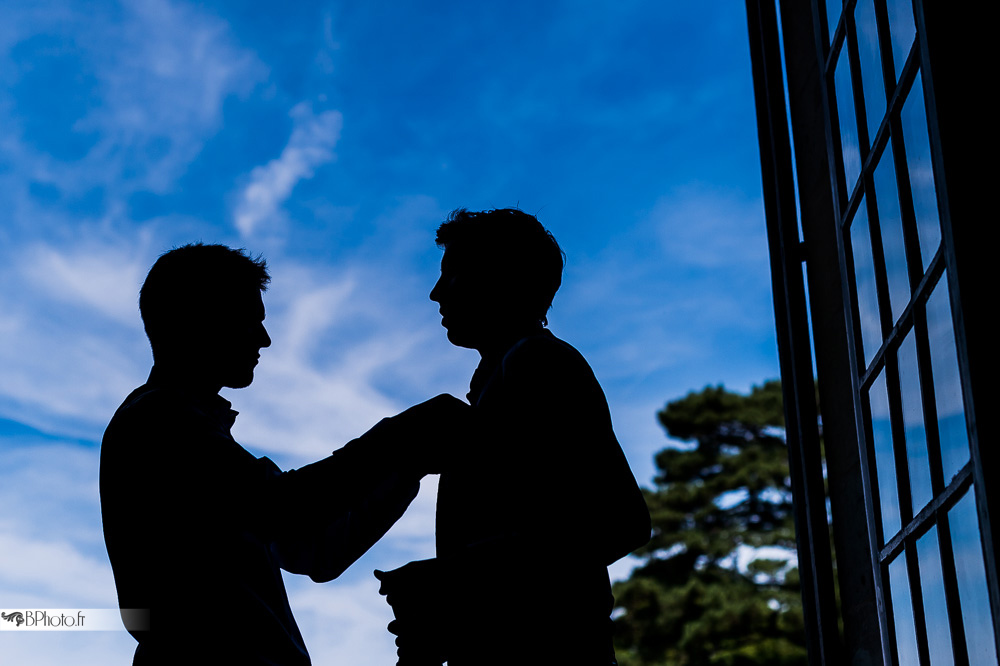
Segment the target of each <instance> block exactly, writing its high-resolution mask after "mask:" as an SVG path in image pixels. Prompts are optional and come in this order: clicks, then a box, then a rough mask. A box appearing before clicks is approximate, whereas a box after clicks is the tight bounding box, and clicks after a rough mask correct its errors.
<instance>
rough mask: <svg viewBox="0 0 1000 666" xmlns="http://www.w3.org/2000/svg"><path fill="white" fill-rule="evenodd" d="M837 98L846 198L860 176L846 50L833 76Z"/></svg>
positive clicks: (843, 51) (852, 97)
mask: <svg viewBox="0 0 1000 666" xmlns="http://www.w3.org/2000/svg"><path fill="white" fill-rule="evenodd" d="M833 78H834V87H835V89H836V97H837V115H838V116H839V117H840V146H841V150H842V151H843V153H844V178H845V179H846V182H847V192H846V195H847V197H850V196H851V192H853V191H854V185H855V183H857V182H858V176H859V175H860V174H861V149H860V148H859V147H858V124H857V120H856V119H855V116H854V93H853V92H852V91H851V67H850V62H849V60H848V58H847V48H846V45H845V48H841V49H840V57H839V58H838V60H837V69H836V71H835V72H834V75H833Z"/></svg>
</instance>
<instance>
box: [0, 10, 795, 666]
mask: <svg viewBox="0 0 1000 666" xmlns="http://www.w3.org/2000/svg"><path fill="white" fill-rule="evenodd" d="M0 127H2V131H0V209H2V210H3V217H2V218H0V219H2V223H0V276H2V279H3V284H4V285H5V289H4V290H3V291H2V292H0V335H2V339H3V343H4V344H3V345H2V346H0V377H2V378H3V381H2V382H0V606H2V607H5V608H10V607H15V606H25V607H36V608H71V607H83V608H102V607H111V606H114V605H115V593H114V584H113V580H112V578H111V572H110V566H109V565H108V563H107V557H106V554H105V552H104V546H103V539H102V535H101V530H100V508H99V499H98V496H97V470H98V453H99V448H98V442H99V441H100V437H101V433H102V432H103V429H104V426H105V425H106V423H107V420H108V419H109V418H110V416H111V414H112V413H113V411H114V409H115V408H116V407H117V405H118V404H119V402H120V401H121V399H122V398H123V397H124V396H125V395H126V394H127V393H128V392H129V391H130V390H131V389H132V388H133V387H134V386H136V385H138V384H141V383H142V382H143V380H144V379H145V377H146V374H147V372H148V369H149V365H150V355H149V351H148V346H147V344H146V341H145V338H144V336H143V333H142V328H141V324H140V321H139V317H138V313H137V308H136V302H137V291H138V287H139V285H140V284H141V281H142V279H143V277H144V276H145V272H146V270H148V268H149V266H150V265H151V264H152V262H153V261H154V260H155V258H156V257H157V256H158V255H159V254H160V253H161V252H163V251H165V250H167V249H169V248H171V247H173V246H176V245H180V244H183V243H187V242H191V241H196V240H201V241H205V242H220V243H226V244H229V245H233V246H239V247H246V248H248V249H249V250H251V251H253V252H255V253H263V254H264V256H265V257H266V258H267V259H268V262H269V264H270V266H271V269H272V275H273V282H272V286H271V289H270V290H269V291H268V293H267V294H266V295H265V305H266V307H267V309H268V327H269V331H270V333H271V337H272V338H273V340H274V344H273V346H272V347H271V348H270V349H267V350H265V351H264V353H263V358H262V360H261V365H260V366H259V368H258V372H257V380H256V381H255V383H254V385H253V386H251V387H250V388H248V389H245V390H241V391H228V392H226V393H225V395H226V397H227V398H228V399H230V400H231V401H232V402H233V403H234V407H235V408H236V409H238V410H239V411H240V412H241V415H240V418H239V420H238V421H237V425H236V428H235V430H234V434H235V435H236V437H237V439H238V440H239V441H240V442H241V443H243V444H244V445H245V446H246V447H247V448H248V449H250V450H251V451H253V452H254V453H256V454H258V455H268V456H270V457H271V458H272V459H274V460H275V461H276V462H277V463H278V464H279V465H281V466H282V467H284V468H289V467H295V466H298V465H301V464H303V463H305V462H309V461H311V460H314V459H316V458H318V457H320V456H322V455H324V454H326V453H327V452H329V451H330V450H332V449H334V448H337V447H339V446H340V445H342V444H343V443H344V442H346V441H347V440H349V439H350V438H352V437H354V436H356V435H358V434H360V433H362V432H364V430H366V429H367V428H368V427H370V426H371V425H373V424H374V423H375V422H376V421H378V419H379V418H381V417H382V416H385V415H388V414H392V413H395V412H398V411H400V410H401V409H404V408H405V407H407V406H409V405H410V404H412V403H414V402H417V401H420V400H423V399H425V398H427V397H430V396H432V395H435V394H437V393H440V392H444V391H447V392H451V393H453V394H456V395H464V393H465V391H466V390H467V382H468V379H469V377H470V376H471V374H472V371H473V369H474V368H475V365H476V362H477V357H476V355H475V353H474V352H470V351H468V350H461V349H456V348H454V347H451V346H450V345H449V344H448V342H447V340H446V338H445V336H444V332H443V330H442V329H441V328H440V325H439V318H438V315H437V309H436V306H435V305H434V304H433V303H431V302H430V301H429V300H428V298H427V294H428V292H429V291H430V288H431V287H432V286H433V284H434V281H435V280H436V278H437V271H438V263H439V261H440V251H439V250H438V249H437V248H436V247H435V245H434V242H433V233H434V229H435V227H436V225H437V224H438V223H439V222H440V221H441V220H442V219H443V218H444V216H445V215H446V214H447V212H448V211H449V210H451V209H453V208H457V207H468V208H471V209H483V208H491V207H505V206H513V205H519V206H520V207H521V208H523V209H524V210H527V211H529V212H532V213H537V215H538V217H539V219H540V220H541V221H542V223H543V224H545V225H546V226H547V227H548V228H549V229H550V230H551V231H552V232H553V233H554V234H555V236H556V238H557V239H558V240H559V242H560V243H561V245H562V246H563V248H564V250H565V251H566V254H567V256H568V264H567V268H566V273H565V276H564V281H563V285H564V286H563V288H562V290H561V291H560V292H559V294H558V295H557V297H556V300H555V303H554V306H553V309H552V311H551V313H550V316H549V321H550V326H551V328H552V330H553V331H554V332H555V333H556V334H557V335H560V336H561V337H563V338H565V339H566V340H568V341H569V342H571V343H572V344H574V345H575V346H577V347H578V348H579V349H580V350H581V351H582V352H583V353H584V355H585V356H586V357H587V358H588V359H589V360H590V362H591V364H592V365H593V367H594V369H595V372H596V373H597V376H598V378H599V379H600V380H601V381H602V384H603V385H604V388H605V391H606V393H607V395H608V399H609V402H610V404H611V408H612V414H613V417H614V420H615V425H616V431H617V432H618V435H619V439H620V440H621V441H622V445H623V447H624V449H625V451H626V454H627V456H628V458H629V460H630V462H631V464H632V467H633V470H634V471H635V472H636V476H637V477H638V478H639V480H640V482H641V483H643V484H646V485H648V484H650V482H651V478H652V474H653V464H652V456H653V454H654V453H655V452H656V451H657V450H658V449H659V448H661V447H663V446H664V445H666V444H667V443H668V442H667V440H666V439H665V437H664V435H663V433H662V431H661V430H660V429H659V427H658V426H657V424H656V421H655V411H656V410H657V409H658V408H660V407H662V406H663V404H664V403H665V402H666V401H667V400H669V399H672V398H676V397H679V396H681V395H683V394H684V393H686V392H687V391H688V390H691V389H697V388H700V387H702V386H704V385H706V384H710V383H711V384H717V383H724V384H725V385H726V386H728V387H731V388H736V389H741V390H743V389H747V388H749V386H750V385H751V384H753V383H759V382H761V381H762V380H764V379H767V378H770V377H774V376H777V374H778V370H777V355H776V348H775V342H774V333H773V319H772V309H771V296H770V291H769V276H768V264H767V250H766V238H765V227H764V219H763V209H762V203H761V194H760V169H759V161H758V152H757V143H756V125H755V121H754V109H753V97H752V82H751V75H750V63H749V51H748V47H747V39H746V19H745V14H744V5H743V3H741V2H737V1H735V0H727V1H725V2H717V3H663V2H652V1H648V0H647V1H631V2H630V1H628V0H618V1H616V2H604V1H598V2H587V3H583V2H517V1H513V2H512V1H505V2H492V1H490V2H480V3H468V2H401V1H392V2H389V1H381V2H373V1H366V2H358V1H352V2H330V1H327V2H296V3H281V4H278V3H260V2H248V1H245V0H244V1H233V2H219V1H214V2H213V1H207V2H199V3H190V2H183V1H180V0H126V1H122V2H110V1H102V2H93V3H70V2H65V1H62V2H56V1H47V0H31V1H30V2H27V1H25V2H22V1H18V0H12V1H8V2H5V3H4V5H3V8H2V9H0ZM164 456H165V464H171V465H177V466H178V468H179V471H180V473H181V474H182V470H183V467H184V466H185V465H189V464H196V463H197V461H183V460H174V459H172V458H171V457H170V452H164ZM554 482H556V483H566V484H568V483H569V481H568V480H560V479H554ZM425 486H426V487H425V488H424V490H423V491H422V492H421V495H420V497H419V498H418V500H417V501H416V502H415V504H414V506H413V507H412V509H411V511H410V512H409V513H408V514H407V516H405V517H404V519H403V520H402V521H401V522H400V523H399V524H398V525H397V526H396V527H395V528H393V531H392V532H390V534H389V535H388V536H387V537H386V539H385V540H384V541H383V542H382V543H380V544H379V545H378V546H377V547H376V548H375V549H373V551H372V552H370V553H369V554H368V555H366V556H365V558H364V559H363V560H362V561H360V562H359V563H358V564H357V565H356V566H355V567H354V568H352V570H350V571H349V572H347V573H346V574H345V575H344V576H343V577H342V578H341V579H340V580H338V581H335V582H333V583H330V584H327V585H322V586H320V585H315V584H313V583H310V582H308V581H303V580H298V579H297V577H294V576H289V577H288V578H287V580H288V586H289V592H290V595H291V603H292V607H293V610H294V611H295V613H296V617H297V618H298V620H299V622H300V624H301V626H302V629H303V633H304V634H305V637H306V641H307V644H308V645H309V647H310V650H311V652H312V654H313V657H314V661H315V662H316V663H317V664H333V663H351V664H385V663H392V659H393V646H392V641H391V636H390V635H389V634H388V633H387V632H386V631H385V629H384V626H385V624H386V623H387V622H388V620H389V617H390V616H389V610H388V607H387V606H385V604H384V602H383V600H382V599H381V598H380V597H379V596H378V595H377V594H376V590H377V584H376V581H375V580H374V579H373V578H372V577H371V570H372V569H373V568H375V567H383V568H389V567H394V566H398V565H400V564H403V563H405V562H406V561H408V560H410V559H413V558H418V557H427V556H431V555H432V554H433V504H434V496H433V490H434V480H433V479H428V480H427V481H426V483H425ZM548 557H551V555H548V554H546V555H541V556H540V558H539V566H540V567H544V566H546V558H548ZM623 566H624V565H623ZM624 570H626V569H621V571H624ZM38 638H40V637H39V636H37V635H30V634H21V635H17V636H12V635H11V634H10V633H5V634H4V635H3V637H2V639H0V652H2V653H3V654H5V655H11V656H12V658H13V662H14V663H29V662H30V663H33V664H62V663H67V660H68V659H70V656H72V661H73V663H83V664H90V663H93V664H110V663H129V661H128V660H129V659H130V655H131V652H132V649H133V645H134V643H133V641H132V639H131V638H130V637H129V636H128V635H127V634H124V633H120V634H113V633H112V634H100V633H88V634H69V633H60V634H48V635H46V636H45V639H44V641H43V640H38Z"/></svg>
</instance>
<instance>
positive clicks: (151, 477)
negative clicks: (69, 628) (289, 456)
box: [100, 370, 419, 665]
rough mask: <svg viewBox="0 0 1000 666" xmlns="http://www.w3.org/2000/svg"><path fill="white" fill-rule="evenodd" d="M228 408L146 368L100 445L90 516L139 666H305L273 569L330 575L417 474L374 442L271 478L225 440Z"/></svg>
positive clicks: (382, 523) (380, 526)
mask: <svg viewBox="0 0 1000 666" xmlns="http://www.w3.org/2000/svg"><path fill="white" fill-rule="evenodd" d="M235 416H236V412H234V411H232V410H231V409H230V405H229V403H228V402H227V401H226V400H224V399H223V398H221V397H220V396H218V395H215V394H210V395H193V394H191V393H190V392H187V391H185V390H184V388H183V387H180V386H176V385H171V384H170V383H168V382H164V381H162V380H161V379H159V378H158V376H157V372H156V370H154V372H153V373H152V374H151V375H150V380H149V382H148V383H147V384H145V385H143V386H141V387H139V388H138V389H136V390H135V391H134V392H132V394H131V395H129V396H128V397H127V398H126V399H125V401H124V402H123V403H122V405H121V407H119V409H118V411H117V412H116V413H115V415H114V418H113V419H112V420H111V423H110V424H109V425H108V428H107V431H106V432H105V435H104V440H103V443H102V447H101V480H100V486H101V510H102V516H103V522H104V537H105V542H106V544H107V548H108V555H109V557H110V559H111V565H112V568H113V570H114V575H115V584H116V586H117V589H118V599H119V605H120V606H121V608H123V609H149V621H150V626H149V630H148V631H144V630H142V629H143V628H142V627H128V628H129V629H130V631H131V633H132V635H133V636H134V637H135V638H136V639H137V640H138V641H139V646H138V648H137V650H136V655H135V661H134V663H135V664H137V665H148V664H182V663H184V664H210V663H213V664H214V663H218V664H221V663H231V664H282V665H284V664H309V656H308V654H307V652H306V648H305V645H304V643H303V640H302V636H301V634H300V633H299V629H298V627H297V626H296V624H295V620H294V618H293V617H292V612H291V609H290V608H289V605H288V598H287V595H286V593H285V587H284V584H283V582H282V579H281V572H280V571H279V568H283V569H285V570H287V571H291V572H294V573H301V574H308V575H309V576H311V577H312V578H313V579H314V580H316V581H326V580H330V579H332V578H335V577H336V576H338V575H340V573H341V572H343V571H344V570H345V569H346V568H347V567H348V566H349V565H350V564H351V563H352V562H354V561H355V560H356V559H357V558H358V557H360V556H361V555H362V554H363V553H364V552H365V551H366V550H367V549H368V548H369V547H370V546H371V545H372V544H373V543H374V542H375V541H377V540H378V538H379V537H381V536H382V534H384V533H385V531H386V530H387V529H388V528H389V527H390V526H391V525H392V524H393V523H394V522H395V521H396V519H397V518H398V517H399V516H400V515H401V514H402V513H403V511H404V510H405V508H406V506H407V505H408V504H409V502H410V501H411V500H412V499H413V497H414V496H415V495H416V492H417V489H418V487H419V477H417V476H413V475H408V474H406V473H405V472H392V470H389V469H387V467H386V464H385V459H384V457H383V456H381V455H380V454H379V442H377V441H372V439H373V437H371V436H368V435H366V438H367V439H365V438H362V439H361V440H355V441H354V442H352V443H350V444H348V445H347V446H345V447H344V448H342V449H340V450H339V451H337V452H335V453H334V455H332V456H330V457H328V458H325V459H324V460H321V461H319V462H316V463H313V464H311V465H307V466H305V467H302V468H300V469H297V470H293V471H289V472H282V471H281V470H279V469H278V467H277V466H276V465H275V464H274V463H273V462H271V460H269V459H268V458H264V457H262V458H257V457H255V456H253V455H252V454H251V453H249V452H248V451H246V450H245V449H244V448H243V447H241V446H240V445H239V444H237V443H236V441H235V440H234V439H233V438H232V436H231V435H230V432H229V431H230V427H231V426H232V424H233V422H234V419H235Z"/></svg>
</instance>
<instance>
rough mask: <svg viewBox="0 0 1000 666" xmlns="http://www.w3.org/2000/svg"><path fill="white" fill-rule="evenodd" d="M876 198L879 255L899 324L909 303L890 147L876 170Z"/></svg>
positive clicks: (887, 147)
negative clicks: (882, 256)
mask: <svg viewBox="0 0 1000 666" xmlns="http://www.w3.org/2000/svg"><path fill="white" fill-rule="evenodd" d="M875 198H876V199H877V201H878V223H879V227H880V228H881V230H882V252H883V253H884V254H885V271H886V274H887V276H888V278H889V302H890V303H891V304H892V306H891V307H892V320H893V322H896V321H899V317H900V315H901V314H903V309H904V308H905V307H906V304H907V303H909V301H910V280H909V277H908V276H907V272H906V250H905V247H904V245H903V223H902V222H901V221H900V217H899V195H898V194H897V192H896V167H895V166H894V165H893V163H892V146H891V145H887V146H886V147H885V152H884V153H882V157H881V159H879V163H878V166H876V167H875Z"/></svg>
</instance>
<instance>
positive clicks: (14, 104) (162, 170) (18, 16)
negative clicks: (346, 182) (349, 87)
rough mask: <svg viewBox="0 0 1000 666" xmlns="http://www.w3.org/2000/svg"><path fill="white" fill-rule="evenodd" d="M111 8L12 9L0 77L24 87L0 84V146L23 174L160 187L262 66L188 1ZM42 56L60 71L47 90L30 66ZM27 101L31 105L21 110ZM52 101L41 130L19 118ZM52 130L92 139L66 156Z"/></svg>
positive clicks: (65, 186) (37, 65) (59, 183)
mask: <svg viewBox="0 0 1000 666" xmlns="http://www.w3.org/2000/svg"><path fill="white" fill-rule="evenodd" d="M109 10H110V8H109V7H108V6H98V7H92V6H87V7H85V6H83V5H78V6H73V5H67V4H66V3H62V2H55V1H44V0H43V1H42V2H36V3H32V4H31V5H22V6H21V7H16V8H14V9H13V10H12V11H11V17H10V23H9V24H8V25H11V26H13V27H11V28H8V29H7V30H4V31H3V33H2V34H0V39H2V42H0V46H2V47H5V48H4V49H3V51H2V52H0V59H2V60H3V61H5V62H4V68H5V69H6V71H7V72H8V75H7V78H8V82H9V84H10V85H9V86H5V87H6V88H8V90H10V89H11V88H12V87H13V86H15V85H20V86H23V87H24V89H23V91H22V93H21V94H20V95H19V96H17V97H15V98H13V99H12V98H7V99H3V97H4V95H3V94H2V93H0V102H3V103H0V114H3V116H6V117H3V123H4V125H5V127H7V128H8V130H7V131H6V132H5V135H6V139H5V140H4V147H5V152H6V153H7V155H8V158H9V159H12V160H14V161H15V162H16V163H17V164H18V169H19V174H20V175H21V176H28V177H30V178H32V179H34V180H36V181H38V182H41V183H49V184H53V185H55V186H56V187H58V188H60V189H61V190H64V191H70V192H77V193H79V192H85V191H87V190H88V189H89V188H93V187H95V186H104V187H111V188H113V190H114V191H115V192H117V193H121V194H124V193H127V192H130V191H134V190H137V189H142V190H150V191H155V192H163V191H166V190H169V189H170V188H171V187H172V186H173V185H174V183H175V182H176V179H177V178H178V177H179V176H180V175H181V174H182V173H183V171H184V170H185V169H186V168H187V166H188V165H189V164H190V163H191V161H192V160H193V159H194V158H195V157H196V156H197V155H198V153H199V152H200V150H201V148H202V146H203V145H204V142H205V141H206V140H207V138H208V137H210V136H211V135H212V134H214V133H215V132H216V131H218V129H219V128H220V127H221V124H222V104H223V102H224V100H225V99H226V98H228V97H229V96H232V95H246V94H248V93H249V92H250V91H251V90H252V89H253V87H254V86H255V85H256V84H257V83H258V82H260V81H262V80H263V79H264V78H265V77H266V74H267V70H266V67H264V66H263V65H262V64H261V63H260V61H259V60H258V59H257V58H256V56H255V55H254V54H253V53H251V52H249V51H247V50H244V49H242V48H240V47H239V46H238V45H237V44H236V43H235V42H234V40H233V38H232V35H231V34H230V32H229V27H228V25H227V24H226V23H225V22H224V21H222V20H220V19H219V18H217V17H215V16H212V15H211V14H209V13H208V12H206V11H205V10H204V9H201V8H198V7H195V6H194V5H189V4H184V3H179V2H171V1H170V0H126V1H125V2H123V3H122V5H121V8H120V11H121V13H120V15H117V16H115V17H113V18H112V17H111V16H109V15H108V12H109ZM6 19H7V17H6V16H5V22H6ZM48 65H51V67H49V69H50V70H54V71H61V70H68V71H66V72H65V73H64V74H63V76H64V77H65V81H61V80H60V81H56V82H55V83H56V84H57V86H58V87H56V88H53V87H52V86H53V82H52V81H50V80H48V79H46V78H44V77H41V75H40V74H39V72H43V71H47V70H46V69H45V67H46V66H48ZM29 100H30V101H31V103H32V104H35V105H41V106H40V108H39V109H34V108H32V109H26V108H22V106H23V104H25V103H27V101H29ZM60 107H61V108H63V109H64V110H63V111H61V112H59V113H55V112H54V111H52V113H51V115H52V116H53V117H52V118H51V119H50V121H49V123H47V124H46V126H45V127H44V131H43V132H42V134H41V135H38V136H36V135H32V134H31V133H30V132H28V131H27V130H28V125H26V124H25V120H26V119H25V117H26V116H28V119H29V120H30V118H31V117H32V116H34V115H38V113H40V112H48V110H54V109H57V108H60ZM52 136H76V137H78V138H80V137H90V138H87V139H82V138H81V139H80V140H81V141H83V144H82V145H83V146H84V147H85V151H84V154H83V155H82V157H80V158H79V159H67V158H66V157H65V156H61V155H55V154H53V153H52V152H50V151H49V150H48V148H49V144H50V142H51V139H50V138H48V137H52ZM39 139H41V140H42V141H43V142H42V143H41V144H39V143H38V141H39Z"/></svg>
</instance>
